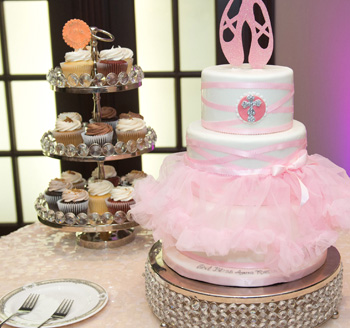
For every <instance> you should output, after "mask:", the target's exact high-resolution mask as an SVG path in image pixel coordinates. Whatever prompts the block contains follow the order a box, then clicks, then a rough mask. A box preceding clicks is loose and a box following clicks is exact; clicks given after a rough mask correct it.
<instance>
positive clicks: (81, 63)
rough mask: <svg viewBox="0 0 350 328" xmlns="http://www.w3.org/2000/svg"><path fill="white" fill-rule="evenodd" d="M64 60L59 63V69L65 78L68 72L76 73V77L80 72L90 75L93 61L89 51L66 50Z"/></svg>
mask: <svg viewBox="0 0 350 328" xmlns="http://www.w3.org/2000/svg"><path fill="white" fill-rule="evenodd" d="M64 59H65V62H63V63H61V64H60V65H61V69H62V72H63V74H64V75H65V77H66V78H68V76H69V74H73V73H74V74H76V75H77V76H78V77H79V76H80V75H81V74H84V73H87V74H89V75H91V72H92V68H93V66H94V62H93V61H92V59H91V51H90V50H83V49H78V50H75V51H71V52H67V53H66V54H65V56H64Z"/></svg>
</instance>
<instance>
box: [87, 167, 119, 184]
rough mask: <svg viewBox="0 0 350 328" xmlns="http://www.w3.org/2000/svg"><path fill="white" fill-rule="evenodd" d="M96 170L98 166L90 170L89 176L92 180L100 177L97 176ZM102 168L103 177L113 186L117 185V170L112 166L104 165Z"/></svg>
mask: <svg viewBox="0 0 350 328" xmlns="http://www.w3.org/2000/svg"><path fill="white" fill-rule="evenodd" d="M98 170H99V169H98V167H96V169H94V170H93V171H92V173H91V177H92V178H93V180H98V179H100V178H101V177H100V176H99V171H98ZM103 170H104V179H105V180H108V181H110V182H112V183H113V185H114V186H115V187H116V186H118V184H119V181H120V177H118V175H117V171H116V170H115V168H114V166H112V165H104V166H103Z"/></svg>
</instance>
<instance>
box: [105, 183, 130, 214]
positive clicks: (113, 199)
mask: <svg viewBox="0 0 350 328" xmlns="http://www.w3.org/2000/svg"><path fill="white" fill-rule="evenodd" d="M133 192H134V188H133V187H126V186H119V187H116V188H113V189H112V191H111V196H110V197H109V198H107V199H106V205H107V208H108V211H109V212H111V213H112V214H115V212H118V211H123V212H125V213H127V212H128V211H129V210H130V206H131V205H133V204H135V201H134V199H133Z"/></svg>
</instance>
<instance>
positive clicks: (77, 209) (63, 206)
mask: <svg viewBox="0 0 350 328" xmlns="http://www.w3.org/2000/svg"><path fill="white" fill-rule="evenodd" d="M88 204H89V201H88V200H85V201H83V202H79V203H74V202H71V203H66V202H64V201H63V199H60V200H59V201H58V202H57V206H58V209H59V210H60V211H62V212H63V213H68V212H72V213H74V214H75V215H77V214H79V213H87V210H88Z"/></svg>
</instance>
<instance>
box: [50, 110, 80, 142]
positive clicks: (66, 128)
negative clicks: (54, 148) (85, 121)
mask: <svg viewBox="0 0 350 328" xmlns="http://www.w3.org/2000/svg"><path fill="white" fill-rule="evenodd" d="M83 132H84V129H83V127H82V125H81V122H80V121H79V120H77V119H74V118H73V119H72V118H70V117H68V116H65V117H64V119H60V118H58V119H57V120H56V124H55V129H54V130H53V131H52V134H53V136H54V138H55V139H56V142H57V143H63V144H64V145H69V144H72V145H74V146H78V145H79V144H80V143H82V142H83V138H82V136H81V134H82V133H83Z"/></svg>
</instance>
